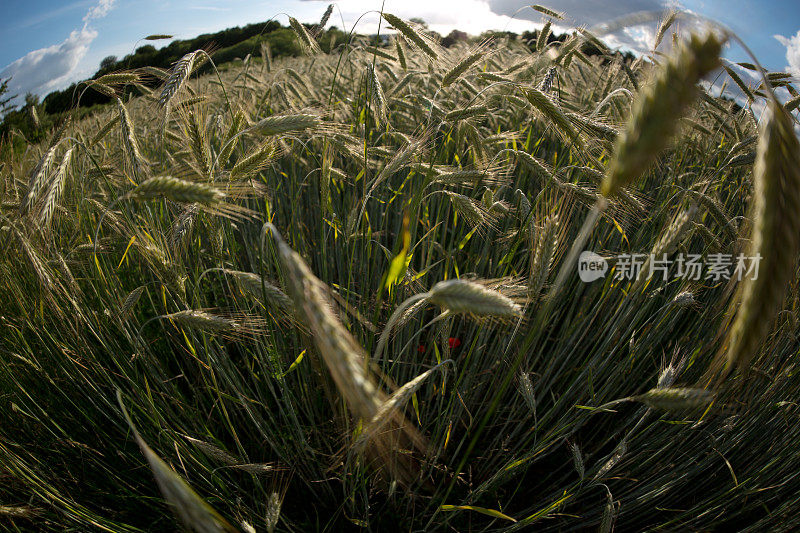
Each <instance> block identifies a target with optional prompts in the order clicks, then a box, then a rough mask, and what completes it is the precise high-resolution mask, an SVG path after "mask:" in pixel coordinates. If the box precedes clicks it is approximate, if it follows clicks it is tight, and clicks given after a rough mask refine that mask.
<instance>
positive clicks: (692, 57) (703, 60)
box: [602, 32, 724, 197]
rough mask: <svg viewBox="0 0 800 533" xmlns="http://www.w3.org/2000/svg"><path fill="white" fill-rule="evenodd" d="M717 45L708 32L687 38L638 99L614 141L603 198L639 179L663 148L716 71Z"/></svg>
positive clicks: (720, 41) (719, 43) (719, 41)
mask: <svg viewBox="0 0 800 533" xmlns="http://www.w3.org/2000/svg"><path fill="white" fill-rule="evenodd" d="M723 43H724V39H721V38H720V37H719V36H718V35H717V34H715V33H712V32H709V33H707V34H706V35H704V36H698V35H692V36H691V37H690V38H689V39H688V41H686V42H685V43H684V44H683V45H682V46H681V47H680V49H679V50H678V52H677V53H676V54H675V55H673V56H672V57H671V58H670V59H669V61H667V62H665V63H664V64H663V65H662V66H661V68H660V69H659V70H658V71H657V73H656V75H655V79H653V81H652V82H651V83H650V85H648V86H647V87H646V88H645V89H644V90H643V91H642V93H641V94H639V97H638V98H637V100H636V102H635V104H634V108H633V111H632V112H631V116H630V119H629V120H628V123H627V124H626V126H625V129H624V131H623V132H622V134H621V135H620V136H619V137H618V138H617V143H616V147H615V151H614V155H613V158H612V160H611V162H610V163H609V166H608V169H607V172H606V178H605V180H604V181H603V185H602V192H603V194H604V195H605V196H609V197H610V196H614V195H616V194H617V193H618V192H619V191H620V190H621V189H622V188H623V187H625V186H627V185H629V184H630V183H631V182H632V181H633V180H634V179H636V178H638V177H639V176H641V175H642V174H643V173H644V172H645V171H646V170H647V169H648V168H649V167H650V165H651V164H652V162H653V161H654V160H655V158H656V157H657V156H658V155H659V154H660V153H661V151H662V150H663V149H664V148H666V147H667V145H668V143H669V142H670V139H671V138H672V136H673V134H674V133H675V131H676V130H677V126H678V120H679V118H680V117H681V116H683V115H684V113H685V112H686V110H687V108H688V107H689V106H690V105H691V104H692V103H693V102H694V100H695V99H696V97H697V93H698V89H697V84H698V82H699V81H700V80H701V79H702V78H703V77H704V76H705V75H706V74H708V73H709V72H711V71H712V70H714V69H715V68H717V67H718V66H719V64H720V59H719V55H720V52H721V50H722V45H723Z"/></svg>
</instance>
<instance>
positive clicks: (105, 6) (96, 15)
mask: <svg viewBox="0 0 800 533" xmlns="http://www.w3.org/2000/svg"><path fill="white" fill-rule="evenodd" d="M116 1H117V0H100V1H99V2H98V3H97V5H96V6H94V7H93V8H91V9H90V10H89V11H88V13H86V15H84V17H83V22H89V21H90V20H95V19H101V18H103V17H105V16H106V15H108V12H109V11H111V9H113V7H114V3H115V2H116Z"/></svg>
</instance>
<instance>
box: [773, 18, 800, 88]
mask: <svg viewBox="0 0 800 533" xmlns="http://www.w3.org/2000/svg"><path fill="white" fill-rule="evenodd" d="M775 38H776V39H778V42H780V43H781V44H782V45H783V46H785V47H786V61H787V62H788V63H789V65H788V66H787V67H786V71H787V72H790V73H791V74H792V75H793V76H795V77H798V78H800V30H797V33H796V34H794V36H792V37H788V38H787V37H784V36H783V35H776V36H775Z"/></svg>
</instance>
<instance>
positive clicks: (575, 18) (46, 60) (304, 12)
mask: <svg viewBox="0 0 800 533" xmlns="http://www.w3.org/2000/svg"><path fill="white" fill-rule="evenodd" d="M59 4H60V3H59V2H54V1H53V0H39V1H34V2H27V3H24V4H23V3H21V2H15V3H14V4H12V5H11V6H10V8H11V10H10V14H9V16H8V17H7V18H6V24H5V26H4V27H2V28H0V30H2V31H3V34H4V35H6V42H5V43H4V44H5V46H3V47H0V79H7V78H11V82H10V84H9V88H10V91H9V92H10V94H12V95H14V96H15V97H16V98H15V100H16V101H17V102H21V101H22V99H23V98H24V96H25V95H26V94H29V93H30V94H35V95H37V96H39V98H40V99H42V98H44V97H45V96H46V95H47V94H50V93H51V92H53V91H57V90H61V89H64V88H65V87H68V86H69V85H70V84H72V83H74V82H77V81H80V80H84V79H89V78H90V77H91V76H92V75H94V73H95V72H96V71H97V70H98V68H99V65H100V62H101V61H102V60H103V59H104V58H106V57H108V56H116V57H118V58H121V57H124V56H125V55H128V54H131V53H133V52H134V51H135V50H136V48H138V47H140V46H142V45H143V44H144V42H143V41H142V39H143V37H145V36H146V35H149V34H154V33H164V34H170V35H173V38H172V39H170V40H169V41H164V43H163V44H161V43H152V42H151V43H148V44H153V45H154V46H156V48H160V47H161V46H166V45H167V44H168V43H169V42H171V41H172V40H176V39H190V38H193V37H196V36H198V35H201V34H204V33H213V32H217V31H222V30H225V29H229V28H233V27H237V26H239V27H241V26H245V25H247V24H254V23H264V22H267V21H269V20H273V19H274V20H277V21H278V22H280V23H281V24H282V25H286V23H287V14H288V15H291V16H294V17H295V18H297V19H298V20H300V22H303V23H315V22H317V21H318V20H319V18H320V16H321V15H322V13H323V12H324V10H325V9H326V7H327V5H328V2H326V1H318V0H278V1H266V2H260V3H256V4H253V3H252V2H244V1H242V0H227V1H226V0H208V1H205V2H203V3H202V4H201V5H194V4H193V3H191V2H187V1H185V0H172V1H167V2H163V3H160V4H158V3H156V2H154V1H152V0H144V1H139V2H131V1H127V0H78V1H75V2H72V3H69V4H67V5H59ZM334 5H335V6H336V7H337V9H335V10H334V13H333V16H332V17H331V20H330V22H329V26H336V27H339V28H341V29H343V30H345V31H349V30H351V29H352V28H353V26H355V29H356V31H357V32H358V33H361V34H375V33H377V32H378V29H379V28H378V20H379V17H378V15H377V13H378V10H379V9H380V8H381V5H383V7H384V11H387V12H392V13H394V14H397V15H398V16H401V17H405V18H411V17H419V18H421V19H423V20H424V21H425V22H426V24H427V25H428V27H429V28H430V29H431V30H433V31H436V32H438V33H440V34H441V35H446V34H447V33H449V32H450V31H452V30H454V29H457V30H460V31H464V32H466V33H468V34H470V35H478V34H480V33H482V32H484V31H511V32H514V33H518V34H520V33H522V32H523V31H526V30H527V31H534V30H538V29H539V28H541V27H542V25H543V22H544V18H543V17H542V15H541V14H540V13H537V12H535V11H533V10H532V9H529V8H528V7H526V6H528V4H527V2H524V1H522V0H446V1H444V2H438V3H436V5H435V7H432V6H431V5H430V4H428V3H426V2H422V1H420V0H412V1H407V2H396V1H393V0H387V1H385V2H380V1H373V0H345V1H343V2H338V3H335V4H334ZM545 5H546V4H545ZM553 5H555V4H553ZM768 5H769V8H765V6H764V5H762V6H760V7H757V6H753V5H750V3H748V2H745V1H743V0H735V1H733V2H704V1H702V0H686V1H684V2H682V3H678V2H673V1H669V2H664V1H661V0H625V1H623V2H618V3H616V4H614V5H613V6H605V5H603V3H602V2H598V1H594V0H590V1H579V0H568V1H561V2H558V10H559V11H561V12H564V13H566V15H567V19H566V20H565V21H564V22H563V23H561V24H554V25H553V26H554V30H555V31H556V32H557V33H563V32H565V31H569V30H570V29H571V28H574V27H576V26H579V25H585V26H588V27H590V28H591V27H593V26H596V25H598V24H601V23H605V22H609V21H612V20H614V19H618V18H620V17H623V16H626V15H629V14H631V13H636V12H639V11H651V12H653V11H664V10H667V9H670V8H676V9H682V10H684V11H687V12H688V13H693V14H698V15H701V16H703V17H708V18H710V19H713V20H716V21H718V22H720V23H722V24H724V25H727V26H728V27H729V28H731V29H732V30H733V31H734V32H735V33H736V34H737V35H738V36H739V37H740V38H741V39H742V40H743V41H744V42H745V43H746V44H747V45H748V46H749V47H750V48H751V49H752V50H753V52H754V53H755V55H756V57H757V58H758V60H759V61H761V62H763V64H764V66H765V68H767V69H768V70H773V71H786V72H790V73H792V74H793V75H794V76H795V77H796V78H798V77H800V6H798V5H793V4H791V2H788V1H786V0H775V1H772V2H769V3H768ZM743 20H746V21H747V24H746V25H742V24H741V22H742V21H743ZM656 25H657V22H651V23H648V24H644V25H638V26H631V27H627V28H625V29H624V30H622V31H620V32H617V33H615V34H612V35H607V36H605V40H606V42H607V43H608V44H609V46H611V47H612V48H615V49H621V50H630V51H632V52H634V53H642V52H644V51H647V50H648V48H649V45H650V44H652V41H653V36H654V33H655V27H656ZM384 28H385V26H384V27H383V28H381V31H384ZM726 56H728V57H729V59H731V60H732V61H751V60H750V59H749V58H748V56H747V54H746V53H745V52H744V50H743V49H742V48H741V47H740V46H738V45H733V46H729V47H728V48H727V50H726ZM744 73H745V74H751V75H752V73H749V72H747V71H744Z"/></svg>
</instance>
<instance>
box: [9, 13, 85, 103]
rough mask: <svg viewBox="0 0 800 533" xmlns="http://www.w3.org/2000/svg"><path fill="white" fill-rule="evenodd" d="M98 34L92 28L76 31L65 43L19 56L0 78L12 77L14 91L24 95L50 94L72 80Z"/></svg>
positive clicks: (11, 83)
mask: <svg viewBox="0 0 800 533" xmlns="http://www.w3.org/2000/svg"><path fill="white" fill-rule="evenodd" d="M95 37H97V32H96V31H94V30H92V29H89V28H86V27H84V28H83V29H81V30H75V31H73V32H72V33H70V34H69V37H67V38H66V39H65V40H64V42H62V43H61V44H54V45H53V46H49V47H47V48H40V49H39V50H34V51H33V52H28V53H27V54H26V55H24V56H22V57H21V58H19V59H17V60H16V61H14V62H13V63H11V64H10V65H9V66H7V67H6V68H5V69H4V70H3V71H2V72H0V78H3V79H5V78H8V77H11V82H10V83H9V89H10V92H11V93H15V94H19V95H20V96H21V95H23V94H24V93H27V92H31V93H34V94H40V95H42V94H47V93H48V92H50V91H52V90H53V89H55V88H57V87H60V86H63V85H65V84H66V83H69V78H70V74H72V73H73V71H74V70H75V69H76V68H77V66H78V63H80V61H81V59H83V57H84V56H85V55H86V52H88V51H89V45H90V44H91V42H92V41H93V40H94V39H95Z"/></svg>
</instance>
